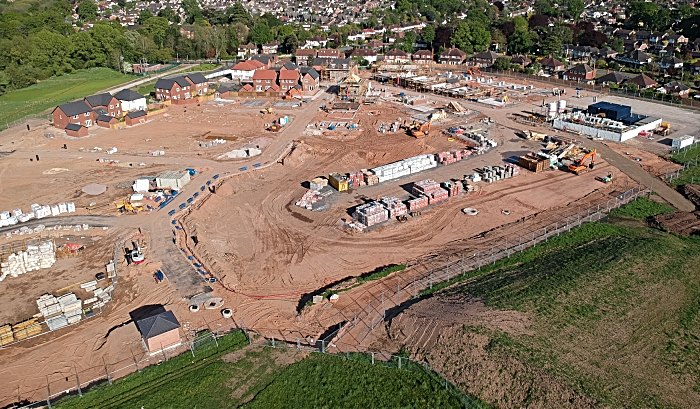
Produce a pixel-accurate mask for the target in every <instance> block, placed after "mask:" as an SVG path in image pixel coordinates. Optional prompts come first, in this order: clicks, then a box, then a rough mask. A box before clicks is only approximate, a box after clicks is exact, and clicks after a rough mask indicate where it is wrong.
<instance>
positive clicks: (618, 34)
mask: <svg viewBox="0 0 700 409" xmlns="http://www.w3.org/2000/svg"><path fill="white" fill-rule="evenodd" d="M633 35H634V30H625V29H622V28H621V29H619V30H617V31H615V38H619V39H622V40H629V39H630V38H631V37H632V36H633Z"/></svg>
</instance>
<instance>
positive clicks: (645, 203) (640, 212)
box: [610, 197, 674, 219]
mask: <svg viewBox="0 0 700 409" xmlns="http://www.w3.org/2000/svg"><path fill="white" fill-rule="evenodd" d="M673 212H674V210H673V208H671V207H668V206H666V205H664V204H661V203H658V202H655V201H653V200H649V199H647V198H646V197H640V198H639V199H637V200H635V201H634V202H632V203H629V204H627V205H625V206H623V207H621V208H619V209H615V210H613V211H612V212H610V214H611V215H613V216H627V217H634V218H635V219H646V218H647V217H649V216H656V215H657V214H666V213H673Z"/></svg>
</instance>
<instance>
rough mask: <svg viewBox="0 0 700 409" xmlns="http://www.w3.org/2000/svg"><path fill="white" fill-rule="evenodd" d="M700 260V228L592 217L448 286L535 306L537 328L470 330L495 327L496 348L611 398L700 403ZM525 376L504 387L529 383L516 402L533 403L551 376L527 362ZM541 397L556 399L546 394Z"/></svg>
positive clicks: (636, 211) (520, 307) (604, 403)
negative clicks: (541, 378) (537, 374)
mask: <svg viewBox="0 0 700 409" xmlns="http://www.w3.org/2000/svg"><path fill="white" fill-rule="evenodd" d="M653 206H654V207H655V206H656V205H655V204H654V205H653ZM650 207H652V205H651V204H649V203H646V202H640V203H636V202H635V203H633V204H632V205H630V206H629V207H628V208H627V210H626V211H624V210H625V209H623V211H621V212H620V213H621V214H623V215H625V214H626V215H632V216H635V217H646V216H649V215H651V214H650V213H654V212H650V211H648V210H649V208H650ZM656 210H657V211H659V212H663V211H665V210H664V209H663V208H657V209H656ZM619 218H620V217H616V218H615V219H619ZM621 224H624V223H621ZM698 265H700V237H696V236H691V237H688V236H678V235H674V234H669V233H665V232H663V231H660V230H658V229H653V228H649V227H628V226H623V225H612V224H605V223H589V224H585V225H583V226H582V227H580V228H577V229H574V230H572V231H571V232H570V233H567V234H565V235H562V236H561V237H558V238H554V239H551V240H550V241H549V242H548V243H543V245H541V246H540V245H538V246H537V247H536V248H532V249H530V250H527V251H525V252H524V253H522V254H518V255H516V256H514V257H511V258H510V259H506V260H501V261H499V262H497V263H496V264H495V265H494V266H489V267H487V268H482V270H481V272H475V273H474V274H472V275H471V276H469V275H467V276H466V277H465V278H460V279H459V280H456V281H453V283H457V285H453V286H451V287H449V288H446V289H443V290H442V291H441V293H448V294H450V296H451V297H455V296H458V295H460V294H461V295H463V296H465V297H469V298H471V297H480V298H483V300H484V302H485V304H486V305H487V306H490V307H492V308H495V309H498V310H505V311H508V310H510V311H512V310H515V311H520V312H523V313H526V314H528V315H529V316H530V317H532V320H533V324H532V325H531V327H530V328H529V330H530V334H516V335H513V334H509V333H506V332H503V331H500V330H497V329H494V328H492V327H491V328H486V327H483V326H477V327H465V328H464V331H465V334H467V333H472V334H479V335H478V336H484V335H486V336H488V338H489V340H488V342H487V343H486V344H485V346H484V351H485V353H487V354H492V356H496V357H503V356H507V357H511V358H515V359H517V360H518V362H522V363H525V364H526V365H530V367H532V368H535V369H534V370H535V371H541V370H544V371H546V373H547V374H549V376H552V378H550V379H557V380H558V382H562V383H563V384H564V385H566V387H568V388H571V389H572V390H573V391H575V393H578V394H580V395H583V396H585V397H588V398H591V399H593V400H594V401H596V402H598V404H599V405H600V406H601V407H626V408H652V407H653V408H676V407H678V408H681V407H687V408H691V407H700V394H699V393H698V391H699V390H700V302H698V300H700V274H699V271H700V270H699V269H698ZM443 288H444V287H443ZM426 294H427V293H426ZM473 336H477V335H473ZM446 342H452V343H457V342H459V340H458V339H456V338H452V339H451V340H448V341H446ZM448 362H450V361H449V360H448ZM450 365H452V364H448V365H445V366H444V367H442V368H439V369H440V370H441V371H442V372H444V373H453V372H459V371H461V370H473V367H472V366H469V365H471V363H469V361H466V363H464V364H463V365H467V366H466V367H463V366H457V365H456V364H455V366H450ZM488 370H489V371H493V370H494V369H493V368H490V367H489V369H488ZM496 370H498V369H497V368H496ZM503 370H506V371H507V370H508V369H507V367H503V369H502V371H503ZM513 377H514V378H515V379H519V380H518V381H517V382H518V383H524V384H525V385H526V386H522V385H515V386H514V385H507V384H502V386H495V387H501V388H503V390H499V392H498V393H499V394H503V395H505V396H508V397H511V398H512V396H515V395H518V392H522V390H520V389H522V388H525V389H524V390H526V391H527V392H526V393H522V394H520V395H519V396H525V395H527V398H526V399H527V400H525V399H524V400H523V401H522V402H518V401H512V400H510V401H508V402H507V404H506V405H505V406H506V407H522V406H527V403H532V401H531V399H534V398H533V397H532V396H531V395H530V393H531V392H535V395H536V394H537V393H539V392H540V391H541V390H542V388H541V386H542V385H540V384H533V385H531V386H528V384H527V382H528V381H527V380H526V378H527V376H525V377H519V376H518V373H514V374H513ZM462 386H463V387H465V388H466V387H469V385H462ZM509 387H510V388H512V389H510V390H509V389H508V388H509ZM519 388H520V389H519ZM528 388H535V389H528ZM536 389H539V390H540V391H538V390H536ZM477 395H478V394H477ZM491 396H497V394H494V395H491ZM538 396H539V399H540V401H542V400H546V398H544V399H542V396H546V394H540V395H538ZM486 400H487V401H489V399H486ZM489 403H492V404H496V403H500V404H504V401H500V402H494V401H490V402H489ZM545 406H546V405H545ZM572 407H573V406H572Z"/></svg>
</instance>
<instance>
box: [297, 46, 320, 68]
mask: <svg viewBox="0 0 700 409" xmlns="http://www.w3.org/2000/svg"><path fill="white" fill-rule="evenodd" d="M317 55H318V54H317V52H316V50H313V49H311V50H302V49H298V50H296V52H295V53H294V56H295V58H294V60H295V61H296V63H297V65H309V56H311V58H316V56H317Z"/></svg>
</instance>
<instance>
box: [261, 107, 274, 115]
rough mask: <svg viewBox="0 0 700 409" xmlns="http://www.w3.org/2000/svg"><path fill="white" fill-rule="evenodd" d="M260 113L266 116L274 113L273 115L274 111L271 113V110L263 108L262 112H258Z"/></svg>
mask: <svg viewBox="0 0 700 409" xmlns="http://www.w3.org/2000/svg"><path fill="white" fill-rule="evenodd" d="M260 112H262V113H263V114H264V115H266V114H274V113H275V111H273V110H272V108H264V109H263V110H262V111H260Z"/></svg>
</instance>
